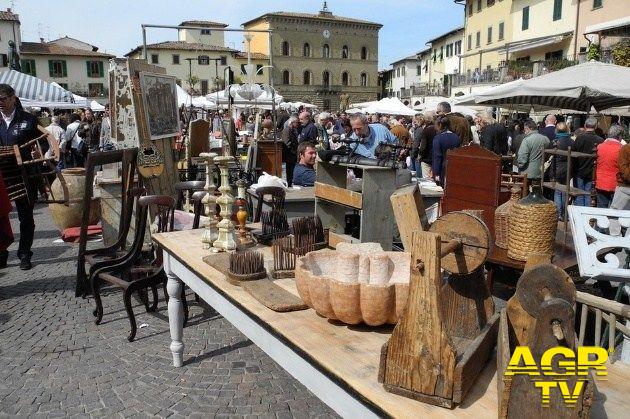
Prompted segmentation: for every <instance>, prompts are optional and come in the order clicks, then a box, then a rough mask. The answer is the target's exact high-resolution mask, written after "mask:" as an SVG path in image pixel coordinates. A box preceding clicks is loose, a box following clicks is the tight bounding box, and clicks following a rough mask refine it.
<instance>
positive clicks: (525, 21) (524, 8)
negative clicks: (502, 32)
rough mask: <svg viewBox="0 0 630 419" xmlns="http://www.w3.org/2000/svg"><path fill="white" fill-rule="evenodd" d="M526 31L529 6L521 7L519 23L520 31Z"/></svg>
mask: <svg viewBox="0 0 630 419" xmlns="http://www.w3.org/2000/svg"><path fill="white" fill-rule="evenodd" d="M527 29H529V6H526V7H523V22H522V23H521V30H523V31H526V30H527Z"/></svg>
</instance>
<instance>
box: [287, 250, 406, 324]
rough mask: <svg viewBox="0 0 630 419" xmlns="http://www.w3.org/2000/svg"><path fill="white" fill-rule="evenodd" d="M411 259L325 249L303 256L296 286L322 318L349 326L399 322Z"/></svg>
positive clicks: (384, 253) (381, 253) (298, 267)
mask: <svg viewBox="0 0 630 419" xmlns="http://www.w3.org/2000/svg"><path fill="white" fill-rule="evenodd" d="M410 262H411V256H410V254H409V253H402V252H384V251H382V250H381V251H375V252H371V253H370V252H367V253H361V252H353V251H350V250H346V251H339V250H319V251H317V252H310V253H308V254H307V255H306V256H302V257H300V258H298V260H297V263H296V267H295V283H296V285H297V290H298V293H299V294H300V297H301V298H302V300H304V302H305V303H306V304H307V305H308V306H309V307H311V308H313V309H314V310H315V311H316V312H317V313H318V314H319V315H321V316H324V317H327V318H329V319H331V320H339V321H341V322H343V323H347V324H359V323H365V324H367V325H370V326H380V325H383V324H396V322H397V321H398V318H399V317H400V315H401V314H402V310H403V309H404V308H405V305H406V303H407V296H408V294H409V275H410Z"/></svg>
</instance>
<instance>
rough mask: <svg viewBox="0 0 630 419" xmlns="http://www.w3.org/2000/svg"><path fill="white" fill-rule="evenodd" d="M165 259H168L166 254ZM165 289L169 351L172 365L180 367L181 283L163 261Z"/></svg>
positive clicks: (182, 352)
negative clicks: (171, 355)
mask: <svg viewBox="0 0 630 419" xmlns="http://www.w3.org/2000/svg"><path fill="white" fill-rule="evenodd" d="M167 259H170V257H169V256H167ZM164 265H165V268H166V269H165V270H166V276H167V278H168V282H167V283H166V291H167V292H168V325H169V328H170V329H171V346H170V349H171V352H172V353H173V366H175V367H181V366H182V365H183V363H184V362H183V357H184V343H183V342H182V339H183V336H184V308H183V306H182V300H181V298H182V287H183V285H184V284H183V283H182V281H181V279H179V278H178V277H177V276H176V275H175V274H174V273H173V272H171V270H170V269H168V268H167V267H168V265H169V264H168V263H165V264H164Z"/></svg>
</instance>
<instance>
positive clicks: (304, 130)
mask: <svg viewBox="0 0 630 419" xmlns="http://www.w3.org/2000/svg"><path fill="white" fill-rule="evenodd" d="M299 119H300V125H301V129H300V134H299V136H298V141H299V142H300V143H302V142H304V141H308V142H309V143H313V144H317V137H318V136H319V132H318V131H317V127H316V126H315V124H314V123H313V120H312V119H311V114H310V112H308V111H304V112H302V113H301V114H300V117H299Z"/></svg>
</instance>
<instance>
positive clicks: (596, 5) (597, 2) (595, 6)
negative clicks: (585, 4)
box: [593, 0, 602, 9]
mask: <svg viewBox="0 0 630 419" xmlns="http://www.w3.org/2000/svg"><path fill="white" fill-rule="evenodd" d="M600 7H602V0H593V9H599V8H600Z"/></svg>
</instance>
